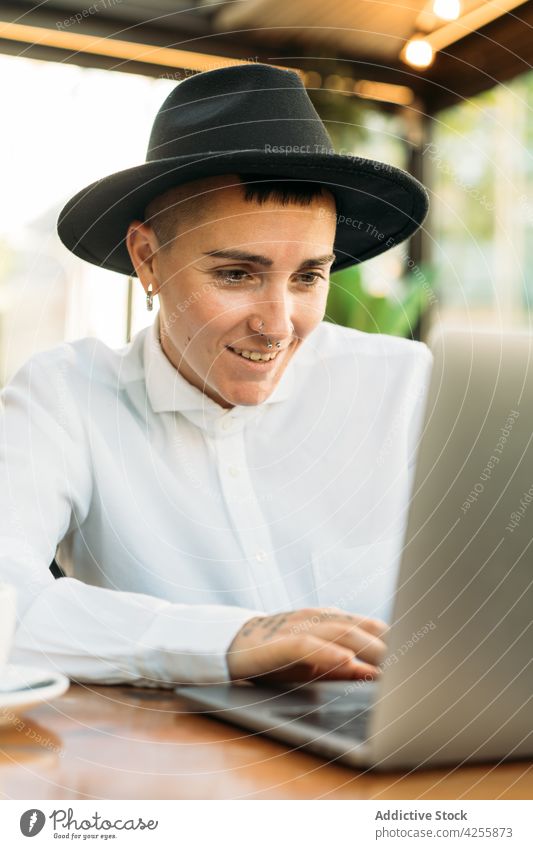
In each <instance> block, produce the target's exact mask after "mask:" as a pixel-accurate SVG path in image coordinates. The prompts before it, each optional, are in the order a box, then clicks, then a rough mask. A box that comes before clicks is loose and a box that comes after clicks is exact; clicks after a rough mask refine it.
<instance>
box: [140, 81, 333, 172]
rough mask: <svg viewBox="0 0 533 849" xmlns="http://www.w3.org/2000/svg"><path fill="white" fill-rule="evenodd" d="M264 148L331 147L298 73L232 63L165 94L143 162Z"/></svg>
mask: <svg viewBox="0 0 533 849" xmlns="http://www.w3.org/2000/svg"><path fill="white" fill-rule="evenodd" d="M265 145H270V146H271V147H276V146H278V147H283V148H289V149H299V148H300V147H301V146H302V145H306V146H307V145H309V147H310V149H311V150H312V151H313V152H315V151H317V150H332V149H333V144H332V141H331V139H330V137H329V135H328V133H327V132H326V129H325V127H324V125H323V123H322V121H321V119H320V116H319V115H318V113H317V111H316V109H315V108H314V106H313V104H312V103H311V101H310V99H309V96H308V94H307V92H306V90H305V88H304V86H303V83H302V81H301V79H300V77H299V75H298V74H297V73H295V72H294V71H284V70H282V69H281V68H274V67H273V66H271V65H259V64H257V65H251V64H250V65H236V66H232V67H229V68H220V69H217V70H216V71H207V72H204V73H202V74H196V75H195V76H193V77H188V78H187V79H185V80H184V81H183V82H181V83H180V84H179V85H178V86H176V88H174V89H173V90H172V91H171V92H170V94H169V95H168V97H167V99H166V100H165V102H164V103H163V105H162V106H161V108H160V110H159V112H158V113H157V117H156V119H155V122H154V126H153V128H152V132H151V135H150V141H149V143H148V152H147V154H146V161H147V162H151V161H153V160H157V159H166V158H168V157H174V156H186V155H188V154H200V153H222V152H229V151H235V150H245V149H246V150H265ZM315 146H316V147H315Z"/></svg>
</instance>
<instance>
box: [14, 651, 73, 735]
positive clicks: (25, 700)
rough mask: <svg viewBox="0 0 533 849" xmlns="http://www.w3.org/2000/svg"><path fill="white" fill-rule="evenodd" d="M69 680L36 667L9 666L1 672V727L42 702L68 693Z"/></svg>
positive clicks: (56, 673)
mask: <svg viewBox="0 0 533 849" xmlns="http://www.w3.org/2000/svg"><path fill="white" fill-rule="evenodd" d="M69 685H70V682H69V680H68V678H66V677H65V676H64V675H61V673H59V672H48V671H47V670H46V669H39V668H37V667H35V666H16V665H15V664H9V665H8V666H6V667H5V668H4V669H3V670H2V672H1V673H0V725H7V724H9V723H10V722H13V720H14V719H16V717H17V716H18V715H19V714H21V713H23V712H24V711H25V710H28V709H29V708H31V707H34V705H37V704H39V703H40V702H48V701H50V699H55V698H57V696H61V695H62V694H63V693H64V692H65V691H66V690H68V688H69Z"/></svg>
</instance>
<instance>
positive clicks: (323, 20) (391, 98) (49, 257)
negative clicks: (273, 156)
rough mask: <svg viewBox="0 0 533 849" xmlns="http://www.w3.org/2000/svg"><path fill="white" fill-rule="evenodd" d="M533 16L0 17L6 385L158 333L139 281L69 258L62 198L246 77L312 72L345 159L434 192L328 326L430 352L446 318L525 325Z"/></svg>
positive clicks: (337, 280)
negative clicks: (176, 100) (45, 359)
mask: <svg viewBox="0 0 533 849" xmlns="http://www.w3.org/2000/svg"><path fill="white" fill-rule="evenodd" d="M532 25H533V2H512V0H498V2H479V1H478V0H462V2H459V0H435V2H426V0H409V3H404V2H386V1H385V0H330V2H328V3H323V2H319V0H292V2H291V3H287V2H286V0H237V1H236V2H235V0H232V1H231V2H224V0H223V1H222V2H211V0H155V2H150V3H148V2H146V0H145V1H144V2H143V0H95V2H93V3H90V2H88V0H50V2H40V3H36V4H30V3H26V2H22V0H17V2H0V84H1V85H0V87H1V92H2V95H1V96H2V132H1V133H0V169H1V187H2V203H1V205H0V369H1V370H0V385H3V384H5V383H6V382H7V381H8V380H9V379H10V377H11V376H12V375H13V374H14V372H15V371H16V370H17V368H18V367H19V366H20V365H21V364H22V363H23V362H24V361H25V360H26V359H27V358H28V357H29V356H31V354H33V353H34V352H36V351H39V350H43V349H46V348H49V347H53V346H55V345H56V344H58V343H60V342H62V341H65V340H67V341H69V340H72V339H78V338H81V337H83V336H97V337H99V338H101V339H102V340H104V341H105V342H106V343H107V344H108V345H110V346H111V347H120V346H122V345H123V344H125V343H126V342H127V341H128V340H129V339H130V338H131V336H132V335H133V334H135V333H136V332H137V331H138V330H139V329H140V328H141V327H143V326H144V325H146V324H148V323H150V322H151V315H150V314H149V313H147V312H146V310H145V308H144V297H143V292H142V289H141V286H140V284H139V283H138V281H135V283H134V285H133V286H132V285H131V283H128V280H127V279H126V278H125V277H123V276H122V275H119V274H114V273H112V272H109V271H105V270H102V269H99V268H97V267H94V266H92V265H89V264H88V263H85V262H83V261H82V260H79V259H77V258H75V257H74V256H72V255H71V254H70V253H69V252H68V251H67V250H66V249H65V248H64V247H63V246H62V244H61V243H60V241H59V239H58V237H57V234H56V219H57V215H58V212H59V210H60V209H61V207H62V206H63V204H64V203H65V201H66V200H67V199H68V198H69V197H70V196H71V195H73V194H74V193H75V192H77V191H78V190H79V189H80V188H82V187H83V186H85V185H87V184H88V183H90V182H91V181H93V180H95V179H98V178H99V177H102V176H104V175H106V174H108V173H111V172H113V171H118V170H121V169H123V168H127V167H129V166H132V165H136V164H138V163H140V162H142V161H144V157H145V151H146V146H147V142H148V136H149V131H150V127H151V125H152V122H153V119H154V116H155V114H156V112H157V110H158V108H159V106H160V105H161V103H162V101H163V99H164V98H165V97H166V95H167V94H168V92H169V91H170V90H171V89H172V88H173V87H174V86H175V85H176V84H177V83H178V82H179V81H180V80H183V79H184V78H185V77H186V76H188V75H190V74H192V73H196V72H198V71H202V70H210V69H212V68H216V67H221V66H222V65H226V64H235V63H239V62H268V63H270V64H274V65H281V66H283V67H288V68H294V69H296V70H298V71H299V72H300V73H301V74H302V78H303V80H304V83H305V85H306V87H307V89H308V91H309V94H310V96H311V98H312V100H313V102H314V104H315V106H316V108H317V110H318V112H319V114H320V115H321V117H322V119H323V120H324V122H325V124H326V127H327V129H328V131H329V133H330V136H331V137H332V139H333V142H334V145H335V147H336V148H337V150H339V151H342V152H343V153H354V154H356V155H359V156H366V157H369V158H375V159H380V160H384V161H386V162H390V163H392V164H394V165H399V166H401V167H403V168H406V169H407V170H409V171H410V172H411V173H412V174H414V175H415V176H416V177H418V178H419V179H420V180H422V182H423V183H424V184H425V185H426V186H427V188H428V190H429V193H430V201H431V211H430V215H429V217H428V219H427V221H426V224H425V226H424V228H423V230H422V231H420V232H419V233H418V234H416V236H415V237H414V238H413V239H411V240H410V241H409V242H407V243H404V244H402V245H399V246H398V247H396V248H395V249H393V250H391V251H389V252H388V253H386V254H385V255H383V256H382V257H376V258H375V259H373V260H370V261H368V262H366V263H363V264H362V265H360V266H355V267H354V268H352V269H348V270H347V271H344V272H339V273H337V274H336V275H333V276H332V284H331V290H330V297H329V301H328V309H327V315H326V320H328V321H335V322H337V323H340V324H346V325H350V326H353V327H357V328H360V329H362V330H365V331H369V332H383V333H394V334H398V335H405V336H412V337H413V338H422V339H424V338H426V336H427V333H428V330H429V328H430V327H431V326H432V324H434V323H435V322H441V321H445V322H452V323H454V324H457V323H459V324H466V325H468V326H479V325H484V326H486V325H492V326H514V327H525V328H527V327H529V325H530V317H531V304H532V303H533V245H532V243H533V191H532V189H533V164H532V142H533V71H532V70H531V60H532V58H533V38H532V37H531V32H532V29H531V27H532Z"/></svg>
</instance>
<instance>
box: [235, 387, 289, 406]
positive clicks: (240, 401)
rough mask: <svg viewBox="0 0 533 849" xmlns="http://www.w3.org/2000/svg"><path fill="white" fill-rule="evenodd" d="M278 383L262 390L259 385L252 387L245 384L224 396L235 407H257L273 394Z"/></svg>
mask: <svg viewBox="0 0 533 849" xmlns="http://www.w3.org/2000/svg"><path fill="white" fill-rule="evenodd" d="M276 385H277V383H276V384H274V386H272V387H271V388H269V389H268V390H266V389H263V390H261V389H259V388H258V387H254V388H252V387H245V386H243V387H241V388H239V389H235V391H233V392H231V391H230V392H228V393H227V394H225V395H223V396H222V397H223V398H224V399H225V400H226V401H227V403H228V404H232V405H233V406H234V407H236V406H239V407H256V406H257V405H258V404H262V403H263V401H265V400H266V398H268V396H269V395H271V394H272V392H273V391H274V389H275V388H276Z"/></svg>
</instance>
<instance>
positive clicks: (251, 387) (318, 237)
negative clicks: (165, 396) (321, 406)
mask: <svg viewBox="0 0 533 849" xmlns="http://www.w3.org/2000/svg"><path fill="white" fill-rule="evenodd" d="M244 188H245V187H244V186H243V185H242V184H241V183H240V182H239V180H238V177H237V176H231V175H230V176H224V177H215V178H206V179H203V180H196V181H195V182H194V183H188V184H187V186H182V187H179V188H177V189H172V190H170V191H169V192H166V193H165V194H164V195H161V196H160V197H159V198H157V199H156V202H155V203H152V204H151V205H150V206H149V207H148V208H147V214H148V215H149V217H150V219H151V221H152V224H149V223H143V222H140V221H134V222H132V223H131V224H130V227H129V229H128V235H127V240H126V244H127V246H128V250H129V252H130V256H131V259H132V262H133V264H134V266H135V268H136V271H137V274H138V276H139V278H140V280H141V282H142V284H143V286H144V288H145V290H146V289H147V288H148V285H149V284H150V283H151V284H152V291H153V293H154V294H156V295H158V296H159V304H160V331H161V345H162V348H163V351H164V353H165V355H166V356H167V358H168V359H169V360H170V362H171V363H172V364H173V365H174V366H175V368H177V369H178V370H179V372H180V373H181V374H182V375H183V376H184V377H185V378H186V380H188V381H189V382H190V383H192V384H193V385H194V386H196V387H198V388H199V389H200V390H201V391H202V392H204V393H205V394H206V395H207V396H209V397H210V398H212V399H213V400H214V401H216V402H217V403H218V404H220V406H222V407H225V408H231V407H233V406H235V405H237V404H242V405H254V404H260V403H262V402H263V401H264V400H265V399H266V398H268V396H269V395H270V394H271V393H272V392H273V391H274V389H275V387H276V385H277V384H278V382H279V380H280V378H281V376H282V374H283V372H284V371H285V369H286V368H287V365H288V363H289V362H290V360H291V359H292V357H293V356H294V355H295V353H296V351H297V350H298V348H299V347H300V345H301V344H302V343H303V342H304V340H305V339H306V337H307V336H308V335H309V334H310V333H311V332H312V331H313V330H314V328H315V327H316V326H317V325H318V324H319V323H320V321H321V320H322V318H323V316H324V313H325V309H326V300H327V295H328V288H329V269H330V266H331V264H332V262H333V260H334V255H333V243H334V238H335V201H334V198H333V196H332V195H331V194H330V193H329V192H328V191H326V190H324V194H323V195H321V196H318V197H315V198H312V199H311V200H310V202H309V203H308V204H306V205H302V204H301V203H299V202H295V203H293V202H289V203H286V204H283V203H282V202H281V201H278V200H274V199H272V198H270V199H268V200H265V201H263V202H261V203H258V202H257V201H255V200H246V199H245V197H244ZM191 194H194V195H195V196H196V197H194V198H192V199H190V198H189V195H191ZM184 198H185V199H184ZM166 209H169V210H171V213H170V214H171V216H172V218H174V216H176V220H177V221H179V222H180V223H179V224H178V226H177V228H176V226H174V225H172V234H171V235H170V232H169V230H168V215H169V213H167V212H163V210H166ZM154 216H155V217H154ZM165 216H166V220H165ZM159 219H161V221H162V223H163V225H164V226H158V225H157V222H158V220H159ZM156 231H158V235H159V239H158V237H157V235H156ZM261 321H262V322H264V325H263V327H261V326H260V325H261ZM261 333H263V334H264V335H261ZM268 338H270V340H271V341H272V347H271V348H268V347H267V339H268ZM242 351H244V352H245V356H243V355H242V354H240V353H238V352H242ZM246 352H248V353H250V354H252V355H253V356H252V358H250V357H247V356H246ZM260 354H264V355H266V354H274V355H275V356H274V357H273V358H272V359H269V360H268V361H262V360H260V361H258V360H257V359H256V358H257V357H258V356H259V355H260Z"/></svg>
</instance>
